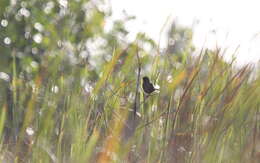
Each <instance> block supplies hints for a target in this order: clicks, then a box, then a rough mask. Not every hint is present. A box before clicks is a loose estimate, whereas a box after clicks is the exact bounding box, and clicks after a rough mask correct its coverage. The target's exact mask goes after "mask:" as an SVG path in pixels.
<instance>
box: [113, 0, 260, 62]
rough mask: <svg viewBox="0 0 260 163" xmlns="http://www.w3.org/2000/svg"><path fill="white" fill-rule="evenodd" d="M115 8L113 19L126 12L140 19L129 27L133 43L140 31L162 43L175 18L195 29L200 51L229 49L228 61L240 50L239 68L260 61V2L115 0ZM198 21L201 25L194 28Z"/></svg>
mask: <svg viewBox="0 0 260 163" xmlns="http://www.w3.org/2000/svg"><path fill="white" fill-rule="evenodd" d="M111 4H112V11H113V19H119V18H122V17H123V16H122V15H123V14H122V11H123V10H125V11H126V12H127V13H128V14H129V15H135V16H136V18H137V19H136V20H134V21H132V22H130V23H128V24H127V28H128V30H129V31H130V35H129V39H130V40H131V39H133V38H134V37H135V34H136V33H137V32H139V31H140V32H145V33H147V34H148V35H149V36H150V37H151V38H153V39H154V40H155V41H157V40H159V37H160V30H161V29H162V26H163V24H164V23H165V21H166V19H167V17H168V16H171V18H172V19H171V20H174V19H177V22H178V23H180V24H182V25H186V26H190V27H192V29H193V30H194V37H193V42H194V45H195V46H196V47H197V48H201V47H203V46H204V47H208V48H215V47H216V45H217V46H219V47H222V48H228V49H229V51H228V52H227V56H226V57H227V59H228V58H230V57H231V55H232V54H233V52H234V51H235V49H236V48H237V47H238V46H239V47H240V48H239V52H238V54H237V58H238V63H239V64H242V63H247V62H257V61H259V60H260V46H259V45H260V21H259V15H260V10H259V6H260V1H259V0H250V1H244V0H229V1H226V0H196V1H194V0H160V1H158V0H142V1H140V0H131V1H130V0H129V1H122V0H111ZM195 20H197V21H198V23H196V24H194V22H195ZM162 36H165V33H164V35H162ZM162 41H165V39H162ZM161 45H162V46H165V42H164V43H163V42H162V43H161Z"/></svg>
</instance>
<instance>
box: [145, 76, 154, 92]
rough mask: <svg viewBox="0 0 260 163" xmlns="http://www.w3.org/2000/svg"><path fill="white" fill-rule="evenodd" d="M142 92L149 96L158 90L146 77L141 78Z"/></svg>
mask: <svg viewBox="0 0 260 163" xmlns="http://www.w3.org/2000/svg"><path fill="white" fill-rule="evenodd" d="M143 90H144V92H145V93H146V94H151V93H153V92H154V91H156V90H158V88H155V86H154V85H153V84H152V83H151V82H150V79H149V78H148V77H147V76H144V77H143Z"/></svg>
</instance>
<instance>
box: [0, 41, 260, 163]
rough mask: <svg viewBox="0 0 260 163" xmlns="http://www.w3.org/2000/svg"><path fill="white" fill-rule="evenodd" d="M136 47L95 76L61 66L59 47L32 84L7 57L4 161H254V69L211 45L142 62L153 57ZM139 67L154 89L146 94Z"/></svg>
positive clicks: (257, 83)
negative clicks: (9, 79) (199, 50)
mask: <svg viewBox="0 0 260 163" xmlns="http://www.w3.org/2000/svg"><path fill="white" fill-rule="evenodd" d="M137 49H138V48H137V45H135V44H133V45H131V46H129V47H128V48H127V49H115V50H114V53H113V55H112V58H111V60H110V61H108V62H107V63H106V64H105V65H103V66H102V67H100V68H101V72H102V73H101V74H98V75H99V77H98V80H93V79H92V78H91V73H93V72H92V71H91V69H89V68H88V66H87V65H85V66H83V67H82V66H77V65H74V66H71V67H69V69H63V65H64V64H66V62H65V61H64V55H62V54H60V53H58V52H57V54H53V55H48V56H46V57H45V58H43V61H42V64H41V65H40V66H39V69H38V70H37V71H35V74H34V75H35V76H34V80H33V81H32V82H28V81H27V80H26V79H24V78H21V77H19V76H17V75H16V72H15V71H16V61H15V60H13V80H12V83H9V92H10V94H9V95H8V97H9V98H7V99H9V100H6V101H5V104H4V105H3V107H2V109H1V114H0V136H1V158H2V162H38V163H40V162H42V163H46V162H64V163H66V162H100V163H101V162H198V163H201V162H205V163H209V162H234V163H237V162H259V161H260V157H259V156H260V149H259V145H260V132H259V123H258V122H259V109H260V77H259V72H257V73H255V74H254V75H253V74H252V71H253V67H252V66H251V65H245V66H243V67H242V68H236V67H235V65H234V63H233V62H230V63H227V62H224V61H223V59H222V58H221V55H219V54H218V52H214V51H213V52H203V53H202V54H201V55H200V56H198V57H191V56H189V57H187V58H186V60H184V61H183V62H182V63H180V62H178V61H177V60H175V59H174V58H173V57H171V56H170V58H169V54H163V55H157V56H156V57H155V60H154V62H153V64H152V65H149V66H148V67H147V66H146V65H144V64H143V63H144V62H145V61H146V60H147V57H148V58H149V57H151V56H149V54H141V53H142V52H138V50H137ZM53 53H56V52H53ZM137 54H139V55H140V56H138V55H137ZM153 57H154V56H153ZM64 67H65V66H64ZM138 69H139V70H141V72H139V71H138ZM92 75H93V74H92ZM144 75H147V76H149V77H151V79H152V81H154V82H156V83H157V84H159V85H160V87H161V88H160V93H158V94H154V95H151V96H149V97H145V96H144V95H143V93H142V90H141V88H140V82H141V81H140V79H141V77H142V76H144ZM82 83H84V84H82ZM133 110H136V111H137V114H138V115H134V111H133ZM10 111H11V112H12V114H8V113H9V112H10ZM139 114H140V115H139ZM10 117H12V118H10ZM11 120H12V121H11Z"/></svg>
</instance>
